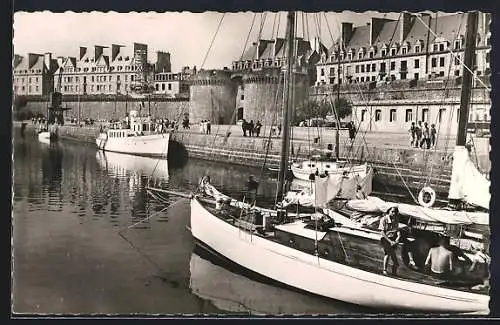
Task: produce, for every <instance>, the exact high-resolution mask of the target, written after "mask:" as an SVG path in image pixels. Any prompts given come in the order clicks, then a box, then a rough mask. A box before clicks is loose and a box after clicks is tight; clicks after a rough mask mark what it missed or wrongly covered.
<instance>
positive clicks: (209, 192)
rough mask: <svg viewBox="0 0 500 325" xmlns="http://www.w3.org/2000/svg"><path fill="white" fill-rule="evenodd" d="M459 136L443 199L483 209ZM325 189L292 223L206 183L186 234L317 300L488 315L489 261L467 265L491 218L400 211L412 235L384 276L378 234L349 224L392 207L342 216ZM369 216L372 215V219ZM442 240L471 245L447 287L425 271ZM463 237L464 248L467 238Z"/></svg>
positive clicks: (471, 18) (193, 201)
mask: <svg viewBox="0 0 500 325" xmlns="http://www.w3.org/2000/svg"><path fill="white" fill-rule="evenodd" d="M476 24H477V13H474V12H472V13H469V14H468V26H475V25H476ZM294 26H295V13H294V12H289V13H288V15H287V28H286V30H287V53H288V55H287V64H286V78H287V80H291V79H292V74H293V60H292V59H291V58H292V57H293V43H292V42H293V41H292V40H293V39H294V28H295V27H294ZM474 37H475V31H474V30H473V29H472V32H471V31H470V30H469V29H468V32H467V45H466V46H472V47H473V46H474ZM471 44H472V45H471ZM472 52H473V51H472ZM472 52H471V51H469V52H467V51H466V56H465V65H466V66H469V67H470V66H471V65H472ZM470 81H471V75H470V74H469V71H468V70H467V71H465V73H464V84H463V89H462V91H463V93H465V92H470V88H469V87H468V84H467V83H469V84H470ZM285 84H286V83H285ZM290 84H291V83H288V86H287V89H286V95H285V96H284V100H285V108H286V109H285V111H284V114H283V123H282V125H283V134H284V136H283V137H282V154H281V160H280V172H279V177H278V182H279V184H278V189H277V192H278V193H277V197H278V198H280V199H284V198H285V197H286V195H285V192H286V191H285V183H286V182H285V179H286V175H287V172H288V168H287V165H288V152H289V139H288V136H289V129H290V123H289V116H290V115H291V114H290V110H291V102H292V101H291V100H290V99H291V98H293V97H292V94H291V89H292V87H291V86H290ZM468 99H469V98H468V96H465V95H463V96H462V103H461V104H462V107H461V110H460V114H461V115H460V116H461V118H460V121H461V122H460V123H459V127H463V129H464V130H465V123H466V122H467V117H468V112H467V109H468ZM464 135H465V132H463V133H462V136H459V137H458V139H457V148H456V151H455V154H454V165H453V171H452V185H451V187H450V195H449V198H450V199H454V200H456V201H460V202H463V201H465V202H469V203H479V205H481V204H482V205H485V203H486V201H489V198H488V199H484V197H483V196H480V197H481V200H476V199H475V198H476V197H477V195H476V194H485V192H481V191H477V190H475V189H474V190H471V188H470V186H471V184H470V181H471V179H472V178H474V179H475V177H476V176H478V177H479V175H480V174H479V175H477V174H475V173H467V171H468V170H470V169H471V168H472V167H473V165H471V164H470V163H471V162H470V160H468V156H467V155H465V154H464V150H466V149H465V148H464V143H463V142H465V141H464ZM465 153H466V151H465ZM480 176H482V175H480ZM325 183H326V182H325V181H322V180H321V179H319V178H318V179H316V180H314V181H311V186H312V187H313V189H314V202H312V203H313V206H314V207H315V211H314V212H311V213H292V212H290V211H287V210H286V207H285V206H284V205H276V207H275V208H272V209H267V208H261V207H258V206H256V205H255V202H252V201H250V202H244V201H245V200H243V202H242V201H239V200H236V199H233V198H231V197H229V196H227V195H225V194H223V193H221V192H219V191H218V190H217V189H216V188H215V187H214V186H212V185H211V184H210V183H209V181H208V180H207V179H205V180H203V181H202V182H201V184H200V187H199V191H197V192H195V193H193V194H192V195H191V196H190V206H191V213H190V219H191V226H190V230H191V233H192V235H193V237H194V239H195V241H196V242H197V244H198V245H199V246H201V247H203V248H205V249H206V250H207V251H210V252H211V253H213V254H214V255H218V256H220V257H222V258H223V259H225V260H229V261H231V262H232V263H235V264H237V265H239V266H240V267H242V268H243V269H246V270H249V271H251V272H254V273H257V274H259V275H260V276H263V277H266V278H269V279H272V280H275V281H278V282H280V283H282V284H285V285H287V286H291V287H294V288H296V289H299V290H303V291H306V292H308V293H312V294H315V295H319V296H323V297H327V298H331V299H335V300H341V301H344V302H348V303H352V304H357V305H361V306H366V307H372V308H376V309H377V310H379V311H380V310H390V311H391V312H394V311H395V310H402V311H424V312H435V313H480V314H485V313H488V311H489V305H488V304H489V300H490V299H489V295H488V287H487V286H486V285H482V284H483V283H484V282H485V280H487V278H488V264H487V260H486V259H485V260H484V261H483V262H481V261H479V259H477V258H475V257H476V256H475V255H472V254H473V253H474V252H481V251H482V250H483V251H484V250H485V244H484V242H483V240H484V239H485V238H484V235H483V234H482V233H481V231H477V230H476V229H477V228H481V227H483V228H484V227H488V226H489V216H488V213H487V212H481V211H480V212H470V211H466V210H460V209H459V207H460V204H459V205H455V206H454V207H449V208H447V209H434V208H428V207H420V206H415V205H404V204H398V205H397V206H398V207H399V208H400V211H401V215H402V218H401V224H400V225H399V226H400V227H407V226H408V225H410V224H411V225H412V226H413V231H412V232H411V233H410V235H408V236H407V240H406V241H404V242H403V243H402V251H403V253H404V254H402V256H401V258H402V259H403V262H404V264H405V265H402V266H401V267H400V271H399V273H398V274H393V275H387V274H384V273H383V272H382V267H381V265H382V258H383V255H384V253H383V251H382V248H381V247H380V239H381V237H382V234H381V231H380V230H378V227H369V226H366V224H368V222H367V223H366V224H363V223H361V222H359V221H358V220H356V218H355V215H356V214H358V215H359V214H360V213H361V214H363V212H364V213H365V214H364V217H368V216H370V217H374V216H376V214H377V213H380V211H385V210H386V209H387V207H391V206H393V204H394V203H392V202H385V201H383V200H381V199H378V200H375V199H372V200H350V201H348V202H347V204H346V206H345V207H344V208H343V209H340V208H336V209H332V208H328V207H326V203H327V197H328V195H325V194H324V192H325V188H326V187H325ZM483 183H484V182H483ZM484 185H487V184H486V183H484ZM473 186H474V184H473ZM472 192H474V193H472ZM488 194H489V193H488ZM207 197H209V198H212V200H209V199H207ZM214 203H215V206H214ZM319 207H322V208H319ZM375 208H376V209H378V210H377V211H375ZM403 217H404V218H403ZM365 219H367V218H365ZM404 222H406V224H404ZM440 232H455V233H456V234H457V237H460V238H459V239H461V240H462V242H463V243H465V242H466V243H468V244H469V245H470V250H469V251H467V250H466V249H460V248H458V249H457V250H455V251H454V253H453V259H454V263H455V265H456V270H457V272H458V273H456V274H454V277H453V279H443V278H439V277H436V276H434V275H432V274H429V273H428V272H425V271H424V270H423V267H424V265H423V264H424V261H425V258H426V256H427V253H428V251H429V248H430V247H432V245H433V243H434V242H435V241H436V238H438V237H439V233H440ZM467 236H468V237H469V238H468V239H466V238H464V237H467ZM481 246H482V247H481ZM408 251H412V252H413V258H414V260H415V263H416V268H413V267H409V266H408V255H409V254H408ZM478 255H480V254H478ZM473 258H474V263H473V265H471V264H472V259H473ZM476 262H477V263H476ZM473 266H474V267H475V270H474V271H472V269H473Z"/></svg>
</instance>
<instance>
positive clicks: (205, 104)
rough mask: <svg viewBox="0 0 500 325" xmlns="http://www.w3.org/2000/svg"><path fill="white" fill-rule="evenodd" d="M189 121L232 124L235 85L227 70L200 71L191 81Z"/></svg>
mask: <svg viewBox="0 0 500 325" xmlns="http://www.w3.org/2000/svg"><path fill="white" fill-rule="evenodd" d="M189 99H190V104H189V120H190V122H191V123H199V122H200V121H201V120H210V121H211V122H212V124H232V123H234V119H235V117H233V115H235V106H236V84H235V83H234V82H233V81H232V80H231V71H229V70H200V71H199V72H198V73H197V74H196V75H194V76H193V77H192V79H191V87H190V98H189Z"/></svg>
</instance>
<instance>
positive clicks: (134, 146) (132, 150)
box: [96, 111, 170, 158]
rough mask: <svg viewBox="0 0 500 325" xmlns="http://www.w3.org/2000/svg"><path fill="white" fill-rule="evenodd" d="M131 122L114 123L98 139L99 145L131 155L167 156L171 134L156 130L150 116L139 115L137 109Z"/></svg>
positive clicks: (105, 149)
mask: <svg viewBox="0 0 500 325" xmlns="http://www.w3.org/2000/svg"><path fill="white" fill-rule="evenodd" d="M129 123H130V127H128V126H127V127H126V128H124V127H123V126H122V125H114V126H112V128H110V129H108V130H106V131H104V132H101V133H100V134H99V136H98V137H97V139H96V144H97V147H98V148H99V149H101V150H104V151H112V152H119V153H126V154H131V155H138V156H148V157H163V158H165V157H167V154H168V142H169V139H170V134H169V133H164V132H162V131H163V130H160V131H158V130H154V123H153V122H152V121H151V117H150V116H139V115H138V114H137V111H131V112H130V121H129ZM165 131H166V130H165Z"/></svg>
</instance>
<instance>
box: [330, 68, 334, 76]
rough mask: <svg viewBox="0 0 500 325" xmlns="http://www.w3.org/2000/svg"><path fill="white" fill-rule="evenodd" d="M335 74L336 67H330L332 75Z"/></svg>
mask: <svg viewBox="0 0 500 325" xmlns="http://www.w3.org/2000/svg"><path fill="white" fill-rule="evenodd" d="M334 74H335V68H330V76H333V75H334Z"/></svg>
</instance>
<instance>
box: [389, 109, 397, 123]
mask: <svg viewBox="0 0 500 325" xmlns="http://www.w3.org/2000/svg"><path fill="white" fill-rule="evenodd" d="M389 122H396V109H395V108H391V110H390V111H389Z"/></svg>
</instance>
